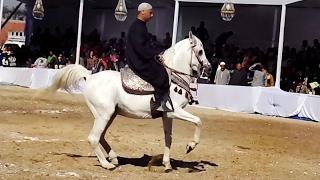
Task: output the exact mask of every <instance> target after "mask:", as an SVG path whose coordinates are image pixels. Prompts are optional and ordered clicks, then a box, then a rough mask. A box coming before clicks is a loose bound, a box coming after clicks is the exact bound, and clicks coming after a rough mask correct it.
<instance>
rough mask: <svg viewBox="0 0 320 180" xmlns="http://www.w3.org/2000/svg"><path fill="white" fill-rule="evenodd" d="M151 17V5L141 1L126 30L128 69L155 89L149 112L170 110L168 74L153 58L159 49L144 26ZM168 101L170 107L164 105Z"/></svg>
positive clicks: (158, 52)
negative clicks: (135, 17)
mask: <svg viewBox="0 0 320 180" xmlns="http://www.w3.org/2000/svg"><path fill="white" fill-rule="evenodd" d="M152 17H153V10H152V6H151V5H150V4H149V3H141V4H140V5H139V6H138V15H137V19H136V20H135V21H134V22H133V24H132V25H131V27H130V28H129V31H128V41H127V50H126V60H127V63H128V65H129V67H130V69H132V70H133V71H134V72H135V73H136V74H137V75H138V76H139V77H141V78H142V79H143V80H145V81H147V82H148V83H150V84H151V85H152V86H153V87H154V89H155V93H154V97H155V100H153V99H151V101H150V105H151V112H152V113H155V112H157V111H162V112H172V111H173V107H172V103H171V99H170V97H169V88H170V84H169V76H168V73H167V71H166V69H165V67H164V66H163V65H162V64H160V63H159V62H157V60H156V58H155V57H157V56H158V55H159V54H160V50H158V49H156V48H155V47H153V46H152V45H151V38H152V37H151V36H150V33H149V32H148V29H147V26H146V23H147V22H149V21H150V20H151V18H152ZM168 101H169V102H170V105H171V109H170V108H168V106H167V105H166V104H167V102H168Z"/></svg>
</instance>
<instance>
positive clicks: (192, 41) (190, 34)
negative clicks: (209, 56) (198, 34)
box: [189, 31, 197, 47]
mask: <svg viewBox="0 0 320 180" xmlns="http://www.w3.org/2000/svg"><path fill="white" fill-rule="evenodd" d="M189 42H190V45H191V46H192V47H193V46H196V44H197V41H196V38H194V35H193V34H192V31H189Z"/></svg>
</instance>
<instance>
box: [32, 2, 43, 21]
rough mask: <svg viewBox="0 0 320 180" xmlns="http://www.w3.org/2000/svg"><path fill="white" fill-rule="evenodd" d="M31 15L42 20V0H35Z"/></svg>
mask: <svg viewBox="0 0 320 180" xmlns="http://www.w3.org/2000/svg"><path fill="white" fill-rule="evenodd" d="M32 15H33V17H34V18H35V19H39V20H42V19H43V17H44V9H43V4H42V0H36V3H35V4H34V7H33V10H32Z"/></svg>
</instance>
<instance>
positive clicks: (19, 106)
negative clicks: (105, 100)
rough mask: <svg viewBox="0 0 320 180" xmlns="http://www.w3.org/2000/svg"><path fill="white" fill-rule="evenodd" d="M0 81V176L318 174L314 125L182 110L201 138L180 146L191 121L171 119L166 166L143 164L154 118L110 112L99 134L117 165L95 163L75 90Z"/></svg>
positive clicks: (156, 141)
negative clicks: (44, 92) (112, 116)
mask: <svg viewBox="0 0 320 180" xmlns="http://www.w3.org/2000/svg"><path fill="white" fill-rule="evenodd" d="M36 92H37V91H35V90H31V89H26V88H19V87H8V86H0V179H65V178H67V179H106V178H109V179H139V180H140V179H279V180H283V179H299V180H301V179H320V144H319V139H320V124H319V123H315V122H305V121H298V120H292V119H283V118H275V117H265V116H261V115H248V114H242V113H230V112H224V111H216V110H208V109H199V108H188V111H190V112H192V113H193V114H195V115H197V116H199V117H201V118H202V121H203V130H202V136H201V143H200V144H199V145H198V147H197V148H196V149H195V150H194V151H193V152H191V153H190V154H187V155H186V154H185V146H186V144H187V143H188V142H189V140H191V138H192V135H193V131H194V127H193V125H191V124H188V123H186V122H182V121H178V120H176V121H174V127H173V145H172V151H171V158H172V160H171V161H172V166H173V167H174V168H175V170H173V171H172V172H170V173H164V168H163V167H162V166H153V167H152V168H151V170H148V167H147V164H148V162H149V160H150V159H151V157H152V156H155V155H158V154H162V153H163V148H164V140H163V133H162V122H161V120H160V119H157V120H152V119H147V120H135V119H128V118H124V117H117V119H116V120H115V121H114V123H113V124H112V126H111V127H110V129H109V131H108V132H107V139H108V141H109V142H110V144H111V146H112V147H113V149H114V150H115V151H116V152H117V153H118V155H119V162H120V166H119V167H118V168H117V169H115V170H113V171H109V170H106V169H104V168H102V167H101V166H100V165H99V162H98V161H97V159H96V158H95V157H94V156H93V155H92V149H91V148H90V146H89V143H88V142H87V136H88V133H89V131H90V129H91V127H92V124H93V118H92V115H91V113H90V111H89V110H88V108H87V106H86V104H85V103H84V101H83V98H82V97H81V95H73V96H72V95H69V94H66V93H57V94H56V95H55V96H51V97H43V96H42V97H41V98H35V94H36Z"/></svg>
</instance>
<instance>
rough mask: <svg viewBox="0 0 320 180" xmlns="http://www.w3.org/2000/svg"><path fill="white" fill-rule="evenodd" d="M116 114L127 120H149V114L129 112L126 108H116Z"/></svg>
mask: <svg viewBox="0 0 320 180" xmlns="http://www.w3.org/2000/svg"><path fill="white" fill-rule="evenodd" d="M118 114H119V115H122V116H125V117H128V118H134V119H148V118H151V114H150V113H148V112H142V111H141V112H139V111H131V110H128V109H126V108H121V107H119V108H118Z"/></svg>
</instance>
